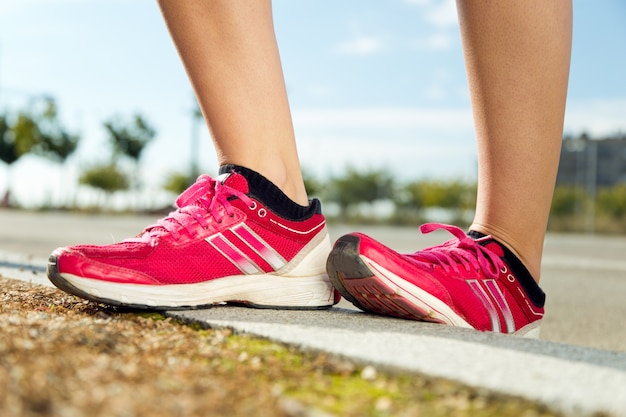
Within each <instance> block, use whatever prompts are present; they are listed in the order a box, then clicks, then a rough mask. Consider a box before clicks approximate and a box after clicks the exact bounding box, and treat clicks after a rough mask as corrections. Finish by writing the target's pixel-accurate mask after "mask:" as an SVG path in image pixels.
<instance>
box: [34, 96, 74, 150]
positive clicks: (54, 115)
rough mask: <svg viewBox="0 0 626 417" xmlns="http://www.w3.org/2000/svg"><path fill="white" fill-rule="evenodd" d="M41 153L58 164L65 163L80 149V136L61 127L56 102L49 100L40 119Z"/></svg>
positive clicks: (39, 145)
mask: <svg viewBox="0 0 626 417" xmlns="http://www.w3.org/2000/svg"><path fill="white" fill-rule="evenodd" d="M38 124H39V133H40V143H39V144H38V147H39V153H41V154H42V155H44V156H46V157H47V158H50V159H52V160H54V161H57V162H64V161H65V160H66V159H67V158H68V157H69V156H70V155H71V154H72V153H74V151H75V150H76V148H77V147H78V142H79V136H78V135H74V134H71V133H69V132H67V131H66V130H65V128H64V127H63V126H62V125H61V122H60V120H59V117H58V111H57V106H56V103H55V102H54V100H51V99H48V100H47V102H46V104H45V107H44V109H43V111H42V112H41V114H40V115H39V117H38Z"/></svg>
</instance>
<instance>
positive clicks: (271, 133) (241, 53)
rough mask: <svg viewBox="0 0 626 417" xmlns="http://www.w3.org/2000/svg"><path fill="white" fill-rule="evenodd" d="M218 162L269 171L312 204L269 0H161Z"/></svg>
mask: <svg viewBox="0 0 626 417" xmlns="http://www.w3.org/2000/svg"><path fill="white" fill-rule="evenodd" d="M159 5H160V7H161V11H162V13H163V16H164V18H165V21H166V23H167V26H168V29H169V31H170V33H171V35H172V38H173V39H174V43H175V44H176V47H177V49H178V52H179V54H180V56H181V59H182V61H183V64H184V65H185V69H186V70H187V73H188V75H189V78H190V79H191V83H192V85H193V88H194V90H195V93H196V97H197V98H198V101H199V104H200V107H201V109H202V112H203V114H204V116H205V118H206V120H207V122H208V125H209V128H210V130H211V134H212V137H213V140H214V144H215V148H216V151H217V157H218V160H219V161H218V162H219V163H220V165H224V164H237V165H242V166H245V167H247V168H250V169H253V170H255V171H257V172H259V173H260V174H262V175H264V176H265V177H266V178H268V179H269V180H270V181H272V182H273V183H274V184H276V185H277V186H278V187H279V188H281V189H282V191H283V192H284V193H285V194H287V196H288V197H290V198H291V199H292V200H294V201H295V202H297V203H299V204H301V205H308V200H307V195H306V191H305V189H304V183H303V181H302V174H301V171H300V163H299V160H298V154H297V150H296V144H295V138H294V131H293V125H292V121H291V113H290V110H289V103H288V100H287V93H286V89H285V82H284V79H283V72H282V67H281V63H280V57H279V54H278V47H277V44H276V38H275V35H274V26H273V21H272V6H271V2H270V0H254V1H249V0H159Z"/></svg>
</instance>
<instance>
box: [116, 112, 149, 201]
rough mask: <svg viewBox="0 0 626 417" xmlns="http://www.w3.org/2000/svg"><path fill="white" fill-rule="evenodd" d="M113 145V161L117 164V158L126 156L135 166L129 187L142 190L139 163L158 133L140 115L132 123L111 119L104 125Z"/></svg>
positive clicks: (136, 115) (134, 117) (133, 118)
mask: <svg viewBox="0 0 626 417" xmlns="http://www.w3.org/2000/svg"><path fill="white" fill-rule="evenodd" d="M104 127H105V129H106V131H107V132H108V134H109V139H110V141H111V144H112V145H113V161H114V162H115V163H117V162H118V161H117V158H116V157H117V156H120V155H122V156H126V157H127V158H129V159H130V160H131V161H132V163H133V165H134V173H133V175H132V177H131V181H130V185H129V187H130V188H132V189H134V190H136V191H137V190H139V189H140V188H141V185H142V184H141V181H140V171H141V170H140V167H139V161H140V159H141V155H142V153H143V151H144V150H145V148H146V145H148V144H149V143H150V142H151V141H152V139H154V137H155V135H156V131H155V130H154V129H153V128H152V126H150V124H149V123H148V122H147V121H146V120H145V119H144V117H142V116H141V115H139V114H135V115H134V116H133V117H132V119H131V120H130V121H124V120H122V119H120V118H119V117H115V118H112V119H110V120H109V121H107V122H105V123H104Z"/></svg>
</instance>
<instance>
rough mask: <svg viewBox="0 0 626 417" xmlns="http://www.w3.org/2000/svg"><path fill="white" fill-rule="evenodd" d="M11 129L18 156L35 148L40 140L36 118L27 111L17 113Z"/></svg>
mask: <svg viewBox="0 0 626 417" xmlns="http://www.w3.org/2000/svg"><path fill="white" fill-rule="evenodd" d="M11 130H12V132H13V140H14V144H15V152H16V154H17V156H18V158H19V157H20V156H22V155H24V154H27V153H29V152H32V151H33V150H36V149H37V147H38V146H39V145H40V143H41V141H42V138H41V131H40V129H39V124H38V123H37V118H36V116H34V115H33V114H31V113H30V112H29V111H20V112H19V113H18V115H17V119H16V120H15V123H13V126H12V127H11Z"/></svg>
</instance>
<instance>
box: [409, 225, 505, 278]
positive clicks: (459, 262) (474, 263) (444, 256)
mask: <svg viewBox="0 0 626 417" xmlns="http://www.w3.org/2000/svg"><path fill="white" fill-rule="evenodd" d="M439 229H443V230H446V231H448V232H450V233H451V234H452V235H453V236H454V237H455V239H451V240H448V241H447V242H445V243H443V244H441V245H438V246H433V247H431V248H427V249H424V250H421V251H418V252H416V253H415V254H414V256H415V257H417V258H418V259H419V260H420V261H422V262H424V261H426V262H428V263H431V264H432V265H439V266H441V267H442V268H443V269H444V270H445V271H446V272H450V271H455V272H460V270H459V268H460V267H463V268H464V269H465V270H466V271H468V272H471V271H472V270H480V271H483V272H484V273H485V275H486V276H488V277H489V278H496V277H497V276H498V273H499V271H500V270H501V269H502V268H504V262H503V261H502V259H501V258H500V257H499V256H498V255H496V254H495V253H493V252H492V251H490V250H489V249H487V248H485V247H484V246H481V245H479V244H478V243H477V242H476V241H475V240H474V239H472V238H471V237H469V236H468V235H466V234H465V232H464V231H463V230H462V229H460V228H458V227H456V226H451V225H447V224H441V223H426V224H423V225H422V226H421V227H420V231H421V232H422V233H424V234H426V233H431V232H434V231H435V230H439Z"/></svg>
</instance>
